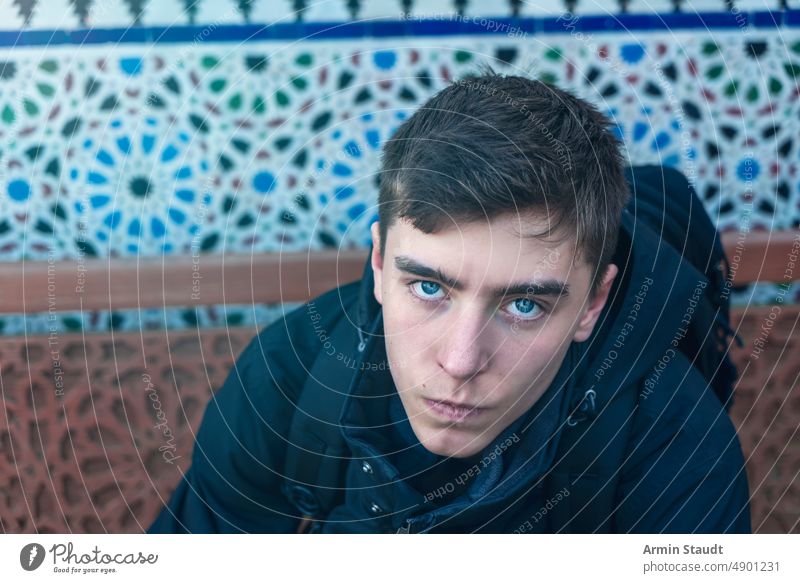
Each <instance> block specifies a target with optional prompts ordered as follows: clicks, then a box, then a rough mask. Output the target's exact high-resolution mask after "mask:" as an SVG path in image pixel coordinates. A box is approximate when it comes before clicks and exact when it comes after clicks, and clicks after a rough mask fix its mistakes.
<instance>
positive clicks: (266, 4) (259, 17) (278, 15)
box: [250, 0, 334, 24]
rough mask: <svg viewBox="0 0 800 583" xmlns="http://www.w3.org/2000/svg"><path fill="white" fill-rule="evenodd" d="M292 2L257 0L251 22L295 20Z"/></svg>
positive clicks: (286, 21) (329, 0)
mask: <svg viewBox="0 0 800 583" xmlns="http://www.w3.org/2000/svg"><path fill="white" fill-rule="evenodd" d="M325 1H326V2H327V3H330V4H333V3H334V0H325ZM292 4H293V3H292V2H290V1H289V0H257V2H255V3H253V11H252V12H251V13H250V22H255V23H268V22H280V23H282V24H286V23H289V22H295V21H296V20H297V16H296V15H295V12H294V10H293V9H292Z"/></svg>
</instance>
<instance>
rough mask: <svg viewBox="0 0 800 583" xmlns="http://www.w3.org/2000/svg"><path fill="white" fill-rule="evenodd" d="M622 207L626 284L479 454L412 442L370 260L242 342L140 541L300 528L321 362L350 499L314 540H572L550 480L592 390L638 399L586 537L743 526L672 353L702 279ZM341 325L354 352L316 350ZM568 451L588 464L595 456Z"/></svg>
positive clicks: (695, 385)
mask: <svg viewBox="0 0 800 583" xmlns="http://www.w3.org/2000/svg"><path fill="white" fill-rule="evenodd" d="M665 190H666V191H667V192H668V191H669V188H668V186H667V187H666V189H665ZM633 201H634V199H632V204H631V205H629V208H628V209H626V211H625V212H624V214H623V220H622V227H621V231H620V242H619V245H618V248H617V252H616V255H615V263H616V264H617V265H618V266H619V267H620V274H619V275H618V277H617V278H616V281H615V282H614V285H613V287H612V290H611V294H610V296H609V300H608V302H607V304H606V306H605V308H604V310H603V312H602V314H601V316H600V319H599V321H598V324H597V325H596V326H595V330H594V332H593V335H592V337H591V338H590V339H589V340H587V341H586V342H582V343H575V342H573V343H572V345H571V347H570V349H569V351H568V353H567V355H566V357H565V359H564V363H563V364H562V366H561V369H560V370H559V372H558V374H557V376H556V378H555V379H554V381H553V383H552V384H551V386H550V387H549V389H548V390H547V391H546V392H545V394H544V395H543V396H542V397H541V398H540V399H539V401H538V402H537V403H536V404H535V405H534V406H533V407H532V408H531V410H530V411H529V412H528V413H527V414H525V415H523V416H522V417H521V418H520V419H518V420H517V421H516V422H515V423H513V424H512V425H511V426H510V427H509V428H507V429H506V430H505V431H504V432H503V433H502V434H501V435H500V436H499V437H498V438H497V439H496V440H495V442H494V443H492V444H491V445H489V446H488V447H487V448H486V449H485V450H484V451H483V452H482V453H481V454H478V455H477V456H474V457H473V458H470V459H468V460H458V459H447V458H442V457H440V456H437V455H434V454H432V453H430V452H428V451H427V450H425V449H424V448H423V447H422V445H421V444H420V443H419V441H418V440H417V439H416V437H415V436H414V434H413V432H412V431H411V428H410V425H409V424H408V419H407V417H406V416H405V412H404V410H403V407H402V405H401V403H400V400H399V397H398V396H397V392H396V390H395V387H394V384H393V381H392V377H391V373H390V372H389V369H388V367H385V366H379V363H385V361H386V354H385V348H384V342H383V338H382V330H383V329H382V318H381V307H380V305H379V304H377V302H376V301H375V299H374V297H373V295H372V272H371V268H370V264H369V262H367V265H366V267H365V271H364V277H363V278H362V280H361V281H360V282H354V283H351V284H348V285H344V286H342V287H340V288H337V289H334V290H332V291H330V292H328V293H326V294H323V295H321V296H319V297H317V298H315V299H314V300H312V301H311V302H309V303H307V304H305V305H303V306H301V307H299V308H297V309H296V310H294V311H293V312H291V313H289V314H287V315H286V316H285V317H284V318H281V319H280V320H278V321H277V322H275V323H273V324H272V325H270V326H268V327H267V328H266V329H265V330H263V331H262V332H261V333H260V334H259V335H258V336H257V337H256V338H254V339H253V341H252V342H251V344H250V345H249V346H248V347H247V348H246V349H245V351H244V352H243V353H242V355H241V356H240V357H239V359H238V361H237V363H236V366H235V367H234V369H233V370H232V371H231V373H230V376H229V377H228V379H227V381H226V382H225V384H224V386H223V387H222V388H221V390H220V391H219V392H218V393H217V394H216V395H215V397H214V398H213V399H212V400H211V401H210V403H209V405H208V407H207V409H206V412H205V416H204V418H203V422H202V425H201V428H200V430H199V432H198V436H197V441H196V444H195V450H194V454H193V458H192V466H191V468H190V469H189V471H188V472H187V474H186V476H185V478H184V479H183V480H182V481H181V482H180V484H179V485H178V487H177V490H176V491H175V493H174V494H173V496H172V498H171V500H170V502H169V504H168V506H167V507H165V508H164V509H163V511H162V512H161V514H160V515H159V517H158V518H157V520H156V521H155V523H154V524H153V525H152V526H151V528H150V529H149V532H153V533H165V532H191V533H226V532H231V533H237V532H277V533H281V532H285V533H289V532H295V531H296V530H297V527H298V524H299V521H300V518H301V513H300V512H299V511H298V509H297V508H296V507H295V506H294V505H293V504H292V503H291V502H290V501H289V500H288V499H287V497H286V496H285V495H284V492H285V486H286V480H287V478H286V470H285V467H286V454H287V442H288V441H289V430H290V427H291V424H292V420H293V416H294V415H295V411H296V403H297V400H298V397H299V394H300V391H301V390H302V389H303V386H304V384H305V382H306V380H307V377H308V375H309V371H310V370H311V367H312V365H313V363H314V361H315V359H316V357H317V356H318V355H320V354H321V353H322V351H326V352H328V351H331V350H332V351H333V354H335V355H337V357H336V360H334V358H330V360H331V361H334V362H335V363H336V364H335V366H331V368H330V372H329V374H330V375H337V376H338V375H346V380H347V383H346V385H347V386H348V387H349V389H348V390H349V393H348V397H347V401H346V402H345V406H344V409H343V412H342V415H341V418H340V420H341V427H342V430H341V433H342V435H343V440H344V442H345V443H346V445H347V450H348V459H350V461H349V462H348V463H347V464H346V470H345V471H344V473H343V475H342V481H343V483H342V487H343V488H344V491H345V495H344V499H343V500H341V502H340V503H339V504H338V505H337V506H336V507H335V508H333V509H332V511H331V512H330V514H329V515H328V516H327V519H326V520H325V521H323V522H320V523H318V528H317V530H318V531H320V532H412V533H413V532H434V533H436V532H497V533H512V532H516V533H541V532H574V531H576V530H578V531H579V530H580V529H579V528H578V529H576V528H570V526H569V520H570V516H573V515H574V514H575V513H576V512H580V511H581V510H582V508H581V506H582V507H584V508H585V507H586V506H587V499H588V500H589V502H588V504H592V502H591V498H587V496H586V495H582V496H578V495H576V494H575V493H574V492H573V491H571V490H570V483H571V482H570V481H569V480H567V482H562V483H557V482H556V481H554V480H550V479H548V472H549V471H550V470H551V469H552V468H553V466H554V464H555V463H556V462H557V461H558V460H557V459H556V455H557V452H558V445H559V443H560V440H561V439H564V435H566V434H565V432H568V431H571V430H572V427H573V425H576V424H578V423H579V422H581V421H582V422H583V423H588V422H591V419H588V420H580V419H579V418H577V417H576V418H575V419H573V418H571V417H570V414H571V411H572V404H573V403H575V402H576V401H579V400H580V398H581V395H584V393H585V391H586V390H587V388H589V387H593V390H595V391H596V392H597V395H598V400H599V401H600V402H603V398H602V397H604V396H607V395H608V394H611V393H613V392H614V391H620V392H622V391H633V392H635V399H634V400H633V401H634V402H636V403H637V404H636V406H635V407H631V409H630V411H629V414H630V415H631V416H632V421H631V425H630V430H629V432H628V433H626V434H625V435H626V438H625V444H624V452H623V451H620V454H621V455H620V456H619V459H620V460H621V462H620V464H619V468H618V469H619V474H618V475H617V476H616V481H615V482H614V488H613V490H614V491H613V500H612V503H611V504H610V506H609V507H607V508H606V507H604V508H601V509H599V510H600V511H602V512H603V513H605V514H607V515H608V516H607V520H606V521H605V522H604V523H603V525H602V528H597V529H591V530H596V531H598V532H599V531H605V532H638V533H662V532H663V533H693V532H698V533H723V532H734V533H743V532H750V516H749V503H748V484H747V478H746V474H745V469H744V459H743V456H742V451H741V447H740V444H739V441H738V438H737V436H736V432H735V429H734V427H733V425H732V423H731V421H730V420H729V418H728V416H727V414H726V413H725V410H724V409H723V407H722V406H721V404H720V402H719V400H718V399H717V397H716V396H715V394H714V393H713V391H712V390H711V389H710V388H708V387H707V384H706V382H705V380H704V378H703V377H702V375H701V374H700V373H699V372H698V371H697V370H695V369H694V368H693V367H692V365H691V363H690V362H689V360H688V359H687V358H686V357H684V356H683V355H682V354H681V353H680V351H677V350H675V349H674V341H675V340H676V339H677V338H680V336H681V334H682V330H683V328H682V327H683V326H685V323H683V324H682V321H683V322H685V320H684V316H685V315H686V314H687V313H690V311H691V310H690V308H691V306H692V301H693V298H695V299H696V297H697V290H698V289H702V285H703V282H704V281H705V279H704V278H703V276H702V275H700V274H699V273H698V271H697V270H695V269H691V268H690V266H689V265H688V264H687V262H686V261H685V260H683V259H682V257H681V255H679V254H678V253H677V252H676V251H675V250H674V249H673V248H671V247H670V246H668V245H665V244H664V243H663V242H662V241H661V239H660V237H659V235H658V233H657V230H654V229H653V228H651V227H650V226H648V224H645V221H643V220H638V219H637V215H636V208H635V206H634V203H633ZM343 318H347V319H348V320H349V321H350V322H351V323H352V335H351V336H350V341H349V345H347V346H328V345H326V343H325V342H324V341H323V335H325V334H326V333H328V334H329V331H331V330H333V329H334V327H335V326H336V325H337V324H338V323H340V322H341V321H342V319H343ZM320 331H322V333H321V332H320ZM325 337H327V335H326V336H325ZM328 344H330V343H328ZM320 382H323V383H324V379H321V381H320ZM615 394H616V393H615ZM364 397H366V398H364ZM375 397H379V398H375ZM621 417H622V416H621ZM568 420H569V423H567V421H568ZM623 421H624V420H623V419H620V423H622V422H623ZM607 445H609V446H613V444H612V443H611V442H610V443H609V444H607ZM577 447H584V448H587V450H586V451H587V453H588V454H590V455H594V454H593V452H594V451H600V450H602V447H603V444H596V443H586V442H585V441H584V442H580V441H579V442H578V444H577ZM564 484H566V485H564Z"/></svg>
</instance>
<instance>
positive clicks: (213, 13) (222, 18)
mask: <svg viewBox="0 0 800 583" xmlns="http://www.w3.org/2000/svg"><path fill="white" fill-rule="evenodd" d="M271 3H272V4H276V2H274V1H273V2H271ZM253 12H255V10H253ZM253 12H251V13H250V18H251V19H252V18H253ZM244 22H245V19H244V15H243V14H242V13H241V12H239V7H238V3H237V2H230V1H228V2H219V1H215V2H209V1H208V0H206V1H205V2H201V3H200V4H198V10H197V16H196V18H195V24H197V25H200V26H202V25H205V24H214V25H217V26H219V25H221V24H244Z"/></svg>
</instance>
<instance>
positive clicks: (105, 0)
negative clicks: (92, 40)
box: [86, 0, 133, 28]
mask: <svg viewBox="0 0 800 583" xmlns="http://www.w3.org/2000/svg"><path fill="white" fill-rule="evenodd" d="M132 22H133V17H132V16H131V13H130V11H128V7H127V6H126V5H125V3H124V2H123V1H122V0H96V1H95V2H92V4H91V5H90V7H89V15H88V16H87V17H86V26H88V27H91V28H127V27H129V26H130V25H131V23H132Z"/></svg>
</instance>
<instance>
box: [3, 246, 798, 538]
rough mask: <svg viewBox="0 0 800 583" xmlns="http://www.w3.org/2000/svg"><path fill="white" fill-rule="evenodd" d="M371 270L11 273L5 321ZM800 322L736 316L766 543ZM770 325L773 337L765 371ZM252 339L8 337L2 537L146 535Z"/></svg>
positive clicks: (794, 495) (778, 503)
mask: <svg viewBox="0 0 800 583" xmlns="http://www.w3.org/2000/svg"><path fill="white" fill-rule="evenodd" d="M798 237H800V233H794V232H786V233H777V234H772V235H770V234H769V233H758V232H751V233H749V234H748V235H747V237H746V239H745V240H744V241H743V240H742V239H741V238H740V237H739V236H738V234H737V233H733V234H731V235H729V236H726V237H725V238H724V240H725V245H726V249H727V251H728V255H729V257H730V258H733V257H734V255H735V256H736V257H737V258H739V256H740V258H739V260H738V262H737V263H738V266H737V267H736V269H735V272H734V278H733V283H734V284H735V285H741V284H745V283H748V282H753V281H773V282H784V281H786V279H785V278H786V266H787V261H788V257H789V254H790V252H791V251H792V249H795V250H796V248H797V247H796V245H798V244H800V243H798V242H800V238H798ZM793 246H794V247H793ZM365 260H366V250H356V251H344V252H335V251H334V252H315V253H312V254H305V253H299V254H298V253H292V254H283V255H277V254H276V255H258V256H245V255H235V256H209V255H202V256H200V257H167V258H163V259H147V260H144V259H142V260H137V259H125V260H118V259H113V260H91V261H90V260H86V261H79V260H74V261H61V262H57V263H51V262H47V261H40V262H25V263H13V264H0V298H2V305H0V313H6V314H14V313H24V314H32V313H36V312H44V313H50V314H54V313H57V312H65V311H72V310H86V311H96V310H123V309H131V308H134V309H135V308H157V307H174V306H189V307H191V306H201V305H216V304H227V305H233V304H244V305H253V304H282V303H284V302H304V301H306V300H308V299H310V298H313V297H315V296H316V295H319V294H320V293H323V292H324V291H326V290H328V289H331V288H333V287H335V286H337V285H342V284H344V283H347V282H350V281H354V280H357V279H359V278H360V277H361V273H362V271H363V267H364V262H365ZM798 273H800V269H796V270H795V271H794V272H793V273H792V274H791V275H790V276H789V277H790V278H791V279H792V280H794V279H800V276H799V275H798ZM798 314H800V307H798V306H797V305H780V306H779V307H778V309H777V310H776V309H775V308H774V307H770V306H764V307H756V308H749V309H747V310H744V309H735V310H734V312H733V323H734V328H738V330H739V333H740V335H741V336H742V338H743V339H744V340H745V346H744V347H743V348H736V347H734V348H732V353H733V355H734V359H735V360H736V364H737V366H738V367H739V370H740V372H742V373H743V374H742V378H741V380H740V382H739V384H738V386H737V390H736V404H735V407H734V410H733V414H732V415H733V418H734V421H735V424H736V426H737V428H738V430H739V434H740V437H741V440H742V445H743V447H744V450H745V455H746V456H747V471H748V475H749V479H750V485H751V493H752V517H753V527H754V530H755V531H757V532H789V531H790V530H791V529H794V531H795V532H796V531H798V528H799V527H798V520H800V480H798V475H797V471H798V468H800V435H798V424H799V423H800V394H798V391H797V390H793V389H795V388H796V387H797V382H798V380H797V375H798V372H800V361H799V360H798V354H800V350H798V346H797V344H798V339H799V338H800V332H798V331H797V330H796V324H797V319H798ZM765 323H767V325H769V327H770V333H769V335H768V338H767V339H766V342H765V345H764V346H763V347H762V349H761V351H760V352H759V353H758V355H757V357H754V355H753V349H754V346H753V341H754V340H756V339H758V338H759V336H760V335H762V326H763V325H764V324H765ZM257 332H258V330H257V329H256V328H254V327H252V326H241V327H235V328H202V329H201V328H195V329H188V330H180V331H172V330H159V331H145V332H124V333H120V332H114V331H109V332H108V333H102V334H100V333H94V334H88V333H87V334H82V333H77V334H64V333H60V332H56V333H50V334H45V335H39V336H28V337H27V338H26V337H10V336H6V337H0V390H2V398H3V404H4V413H5V414H4V415H3V416H2V417H0V524H2V530H3V532H17V533H23V532H24V533H30V532H40V533H54V532H59V533H61V532H74V533H83V532H109V533H121V532H141V531H143V530H145V529H146V528H147V527H148V526H149V524H150V523H151V522H152V520H153V519H154V517H155V516H156V514H157V512H158V511H159V509H160V507H161V506H162V504H163V502H164V501H165V500H167V499H168V497H169V495H170V494H171V492H172V490H173V488H174V487H175V485H176V484H177V483H178V481H179V480H180V478H181V475H182V473H183V472H185V471H186V469H187V468H188V467H189V465H190V462H191V452H192V447H193V443H194V433H195V431H196V430H197V428H198V425H199V422H200V419H201V416H202V413H203V410H204V408H205V405H206V403H207V401H208V400H209V398H210V397H211V395H212V394H213V392H214V391H215V390H216V389H218V388H219V387H220V386H221V384H222V382H223V380H224V378H225V376H226V375H227V373H228V371H229V369H230V367H231V365H232V363H233V362H234V360H235V358H236V356H237V355H238V354H239V352H240V351H241V350H242V349H243V348H244V346H245V344H246V343H247V342H249V340H250V339H251V338H252V337H253V336H254V335H255V334H257ZM165 429H168V430H169V433H166V432H165Z"/></svg>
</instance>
